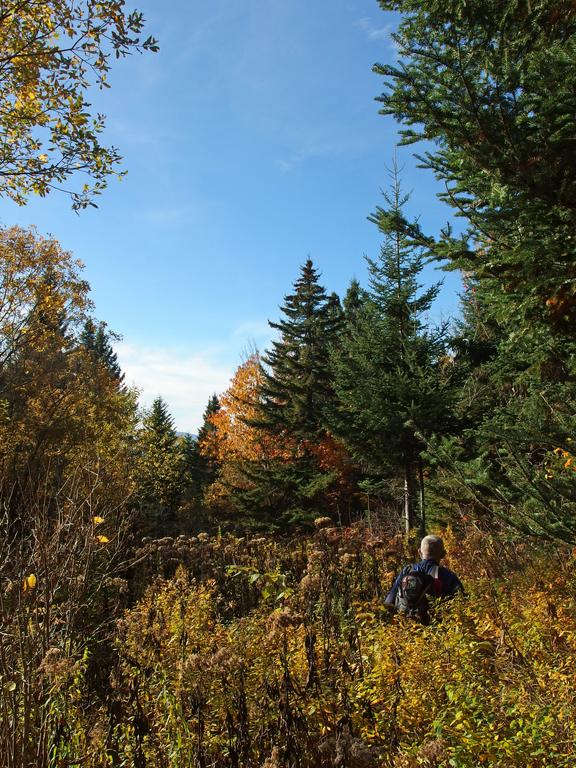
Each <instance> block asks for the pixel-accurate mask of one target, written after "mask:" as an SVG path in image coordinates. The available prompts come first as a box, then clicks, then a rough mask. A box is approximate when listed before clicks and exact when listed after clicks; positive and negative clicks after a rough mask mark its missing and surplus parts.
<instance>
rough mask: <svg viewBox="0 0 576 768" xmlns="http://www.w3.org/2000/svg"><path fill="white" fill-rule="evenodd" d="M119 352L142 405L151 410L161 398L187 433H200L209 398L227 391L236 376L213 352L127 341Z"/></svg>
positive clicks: (178, 425)
mask: <svg viewBox="0 0 576 768" xmlns="http://www.w3.org/2000/svg"><path fill="white" fill-rule="evenodd" d="M116 352H117V354H118V361H119V363H120V366H121V368H122V370H123V371H124V375H125V381H126V384H128V385H129V386H135V387H137V388H138V390H139V391H140V404H141V405H142V406H144V407H148V406H150V405H151V404H152V402H153V400H154V399H155V398H156V397H158V396H160V397H162V399H163V400H165V401H166V403H167V404H168V408H169V410H170V413H171V414H172V416H173V417H174V421H175V423H176V427H177V429H179V430H181V431H184V432H197V431H198V427H199V426H200V425H201V423H202V415H203V413H204V409H205V408H206V404H207V403H208V399H209V398H210V396H211V395H213V394H215V393H216V394H221V393H222V392H224V391H225V390H226V389H227V388H228V386H229V384H230V379H231V377H232V375H233V373H234V371H233V369H232V368H231V367H230V366H228V365H225V364H223V363H222V362H220V361H218V360H217V359H215V357H216V356H215V355H213V354H212V353H211V352H203V353H196V354H191V353H190V352H189V351H186V350H179V349H170V348H166V347H162V348H157V347H151V346H140V345H138V344H128V343H126V342H120V343H119V344H118V345H117V346H116Z"/></svg>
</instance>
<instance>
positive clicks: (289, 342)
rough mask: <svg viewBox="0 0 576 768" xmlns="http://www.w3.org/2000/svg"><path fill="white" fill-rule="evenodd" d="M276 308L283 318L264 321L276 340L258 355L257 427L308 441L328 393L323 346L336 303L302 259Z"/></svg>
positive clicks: (332, 328) (333, 325) (332, 327)
mask: <svg viewBox="0 0 576 768" xmlns="http://www.w3.org/2000/svg"><path fill="white" fill-rule="evenodd" d="M280 311H281V312H282V314H283V317H282V318H281V319H280V320H279V321H278V322H272V321H271V322H270V326H271V327H272V328H274V329H276V330H277V331H279V338H278V339H276V340H275V341H273V342H272V349H271V350H270V351H269V352H267V353H266V354H264V355H263V358H262V359H263V362H264V384H263V386H262V390H261V401H262V402H261V408H260V413H261V418H260V426H261V427H262V428H263V429H266V430H268V431H270V432H273V433H275V434H279V435H280V434H287V435H289V436H290V437H294V438H300V439H309V440H310V439H314V438H315V437H317V436H318V434H319V433H320V432H321V431H322V428H323V427H322V424H323V413H324V410H325V408H326V407H327V403H328V402H329V400H330V397H331V384H330V371H329V364H328V359H329V352H328V350H329V343H330V340H331V339H332V338H334V336H335V334H336V331H337V328H338V325H339V323H340V317H341V311H340V303H339V300H338V297H334V295H332V296H331V297H328V296H327V295H326V291H325V290H324V288H323V287H322V286H321V285H320V284H319V282H318V272H317V271H316V269H315V268H314V265H313V264H312V261H311V260H310V259H308V260H307V261H306V263H305V264H304V266H303V267H302V269H301V275H300V277H299V278H298V280H297V281H296V282H295V283H294V293H293V294H290V295H288V296H286V297H285V300H284V304H283V306H282V307H280Z"/></svg>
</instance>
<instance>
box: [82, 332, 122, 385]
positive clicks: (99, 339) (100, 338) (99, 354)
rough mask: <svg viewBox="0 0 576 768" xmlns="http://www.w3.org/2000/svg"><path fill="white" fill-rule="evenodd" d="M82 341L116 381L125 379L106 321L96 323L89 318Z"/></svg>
mask: <svg viewBox="0 0 576 768" xmlns="http://www.w3.org/2000/svg"><path fill="white" fill-rule="evenodd" d="M80 343H81V344H82V346H83V347H84V349H85V350H86V351H87V352H89V353H90V354H91V355H92V357H93V358H94V359H95V360H97V361H98V362H100V363H102V364H103V365H104V366H105V367H106V369H107V370H108V373H109V374H110V376H111V377H112V378H113V379H114V380H115V381H117V382H118V383H119V384H121V383H122V382H123V381H124V374H123V373H122V369H121V368H120V365H119V363H118V355H117V354H116V352H115V351H114V348H113V346H112V342H111V334H110V332H109V331H107V330H106V323H104V322H99V323H98V324H97V325H96V324H95V323H94V321H93V320H92V319H88V320H87V321H86V322H85V324H84V328H83V329H82V333H81V334H80Z"/></svg>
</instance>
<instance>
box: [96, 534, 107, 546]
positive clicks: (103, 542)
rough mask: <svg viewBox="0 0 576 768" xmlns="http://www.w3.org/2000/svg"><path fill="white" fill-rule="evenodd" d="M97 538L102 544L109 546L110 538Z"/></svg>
mask: <svg viewBox="0 0 576 768" xmlns="http://www.w3.org/2000/svg"><path fill="white" fill-rule="evenodd" d="M96 538H97V539H98V541H99V542H100V544H108V542H109V541H110V539H109V538H108V536H96Z"/></svg>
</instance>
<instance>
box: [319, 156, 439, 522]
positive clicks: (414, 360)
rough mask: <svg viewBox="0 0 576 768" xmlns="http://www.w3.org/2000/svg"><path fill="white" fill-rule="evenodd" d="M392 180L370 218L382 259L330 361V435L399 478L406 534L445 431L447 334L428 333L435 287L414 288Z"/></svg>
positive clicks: (412, 259)
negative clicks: (428, 462) (432, 439)
mask: <svg viewBox="0 0 576 768" xmlns="http://www.w3.org/2000/svg"><path fill="white" fill-rule="evenodd" d="M391 175H392V184H391V189H390V192H387V193H385V194H384V199H385V202H386V207H384V208H378V209H377V211H376V213H375V214H374V215H373V216H372V217H371V220H372V221H373V222H374V223H375V224H377V226H378V227H379V229H380V231H381V232H382V234H383V236H384V242H383V244H382V247H381V250H380V255H379V258H378V259H377V260H371V259H368V268H369V273H370V287H369V290H368V291H367V292H366V299H365V300H364V301H363V302H361V301H359V299H358V298H357V296H358V289H357V288H356V286H353V289H351V290H352V292H351V293H350V295H349V301H348V304H349V306H350V312H351V314H350V321H349V322H348V324H347V325H346V326H345V332H344V333H342V334H341V337H340V339H339V342H338V345H337V346H335V347H334V349H333V353H332V366H333V371H334V387H335V390H336V394H337V397H338V408H337V410H336V411H335V413H334V428H335V430H336V431H337V433H338V434H339V435H340V436H341V438H342V439H343V440H344V442H345V443H346V444H347V445H348V447H349V448H350V450H351V452H352V453H353V455H354V456H355V458H356V459H357V460H359V461H360V462H361V464H362V465H363V466H364V467H365V468H366V469H367V470H368V471H369V472H370V473H372V474H375V475H377V476H380V477H387V478H393V477H397V476H398V475H400V476H401V477H402V480H403V485H404V520H405V526H406V529H410V528H412V527H413V526H414V524H415V520H416V513H415V508H416V498H417V496H418V491H419V501H420V504H419V507H420V524H421V527H422V528H424V526H425V520H424V486H423V464H422V461H423V460H422V453H423V451H424V449H425V443H424V441H423V436H425V435H429V434H430V433H432V432H434V431H436V430H439V429H445V428H446V426H447V423H448V415H449V412H450V408H449V404H450V384H449V380H448V378H447V377H446V376H445V375H444V374H443V372H442V367H441V365H440V361H441V357H442V355H443V354H444V351H445V332H446V329H445V328H439V329H428V328H427V327H426V326H425V323H424V316H425V314H426V313H427V312H428V311H429V310H430V307H431V306H432V303H433V301H434V299H435V298H436V296H437V294H438V290H439V286H438V285H434V286H432V287H431V288H428V289H427V290H422V288H421V286H420V284H419V282H418V280H419V278H420V274H421V271H422V269H423V266H424V254H423V251H422V249H420V248H418V247H416V246H415V245H414V243H413V242H412V240H411V239H410V238H409V237H407V235H406V234H405V233H404V232H403V231H402V228H401V227H399V225H398V222H399V220H401V219H403V213H402V211H403V207H404V205H405V204H406V202H407V200H408V196H406V195H403V194H402V191H401V188H400V181H399V178H398V173H397V169H396V168H394V169H393V171H392V174H391ZM412 228H413V230H414V231H415V229H416V228H417V225H416V224H412Z"/></svg>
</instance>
